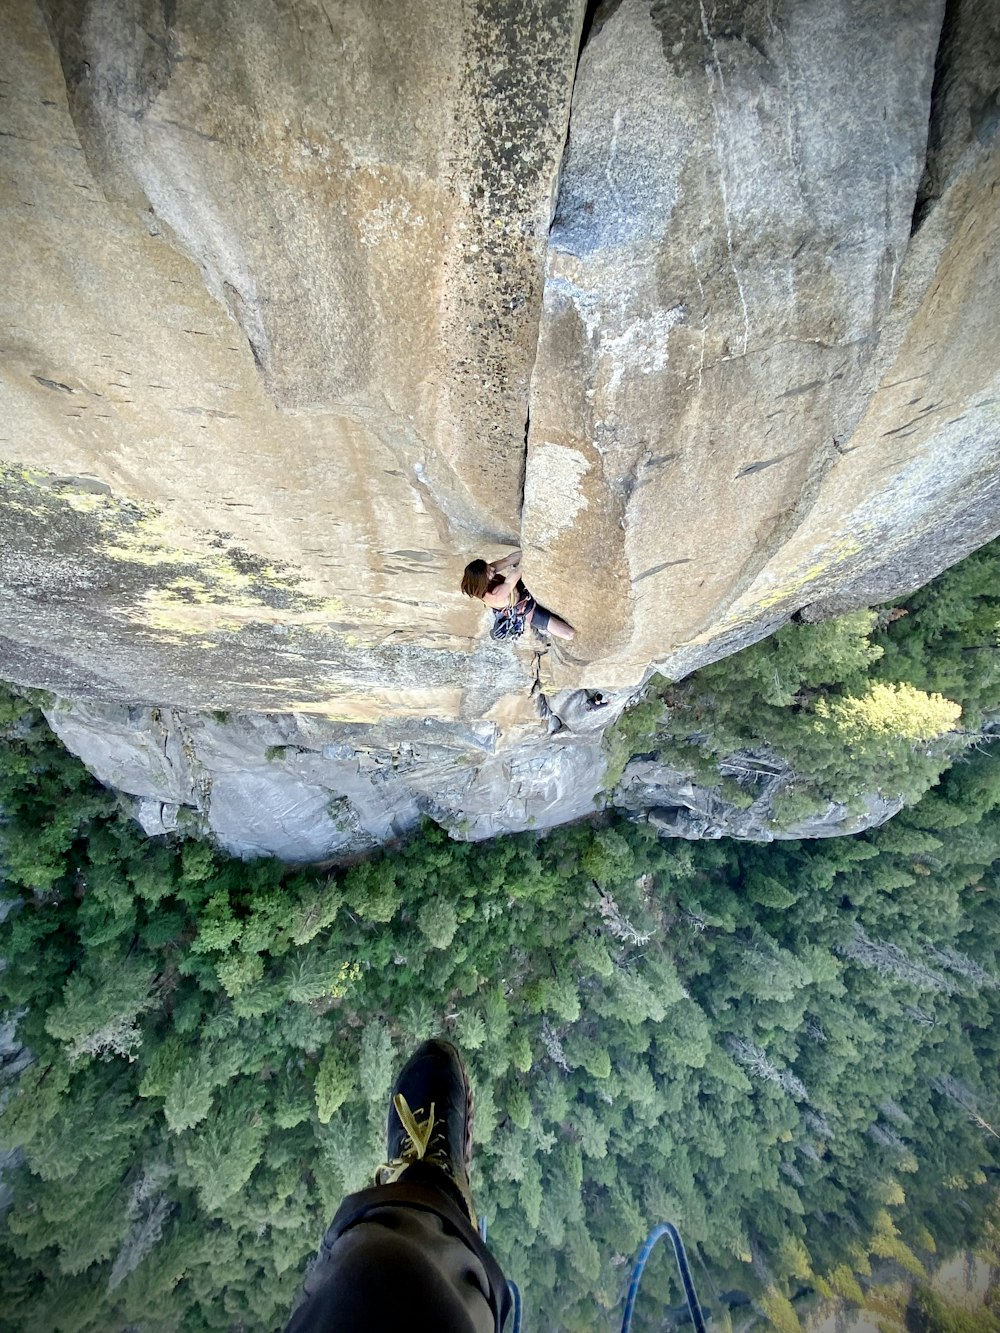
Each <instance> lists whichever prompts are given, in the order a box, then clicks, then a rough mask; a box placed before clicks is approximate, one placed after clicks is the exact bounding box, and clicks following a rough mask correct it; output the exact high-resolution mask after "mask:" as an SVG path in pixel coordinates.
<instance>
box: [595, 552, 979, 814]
mask: <svg viewBox="0 0 1000 1333" xmlns="http://www.w3.org/2000/svg"><path fill="white" fill-rule="evenodd" d="M998 572H1000V542H994V543H993V544H991V545H990V546H987V547H984V548H983V549H982V550H981V551H978V552H976V553H975V554H974V555H972V556H970V557H969V558H968V559H967V560H965V561H963V562H962V564H961V565H958V566H956V567H955V568H954V569H952V570H948V571H947V572H946V573H945V574H943V575H942V576H941V578H940V579H938V580H936V581H935V582H934V583H933V584H930V585H928V587H926V588H924V589H921V590H920V592H918V593H915V594H913V596H912V597H911V598H910V599H908V605H907V607H905V608H904V607H899V606H896V607H889V608H883V609H882V610H881V611H857V612H852V613H851V614H849V615H845V616H840V617H837V618H835V619H831V620H827V621H824V622H823V623H821V624H817V625H811V624H798V623H792V624H788V625H786V626H784V627H783V628H782V629H780V630H779V631H778V632H777V633H776V634H773V635H772V636H771V637H770V638H768V639H765V640H763V641H762V642H760V643H758V644H756V645H754V646H753V647H751V648H748V649H746V650H744V651H743V652H741V653H738V654H736V655H735V656H734V657H730V658H726V659H725V660H724V661H722V662H718V663H716V664H715V665H713V666H709V667H706V668H704V669H702V670H701V671H699V672H696V673H695V674H694V675H693V676H691V677H689V678H688V679H687V680H685V681H684V682H683V683H681V684H679V685H672V686H671V685H667V684H666V683H665V682H663V681H662V680H656V681H654V682H651V683H650V685H649V686H648V687H647V691H646V698H645V700H644V702H643V703H641V704H640V705H638V706H637V707H636V708H635V709H633V710H631V711H629V712H626V713H625V714H624V715H623V716H622V718H621V719H620V720H619V722H618V723H617V724H616V726H615V727H613V728H611V729H610V731H609V733H608V737H607V745H608V749H609V754H610V755H612V756H613V758H614V764H613V771H612V777H613V778H614V781H615V782H617V781H618V780H619V778H620V777H621V774H622V773H623V772H624V770H625V766H626V764H627V762H628V758H629V757H630V755H631V754H633V753H643V754H647V753H648V754H653V755H655V756H658V757H659V758H660V759H661V760H662V761H663V762H665V763H668V764H672V765H674V766H676V767H677V768H679V769H680V770H681V771H683V772H686V773H688V774H689V775H691V776H692V777H693V779H694V780H695V781H696V782H698V783H700V784H701V785H703V786H707V787H712V788H716V789H717V790H718V792H719V794H720V796H722V797H724V798H725V799H726V800H727V801H728V802H729V803H730V804H732V805H735V806H736V807H738V808H746V807H747V806H748V805H750V804H752V803H753V802H754V800H755V799H756V798H757V797H758V796H759V795H760V793H761V791H762V790H763V789H764V788H765V787H766V786H767V784H768V782H769V780H770V779H772V778H773V775H774V774H776V773H782V772H784V773H785V774H786V775H787V776H786V777H785V779H784V783H783V784H782V783H778V784H777V787H776V788H775V787H774V786H773V785H772V786H771V787H768V792H769V794H768V797H767V801H768V803H769V804H768V808H767V809H765V810H764V811H763V814H764V816H765V817H766V815H767V812H768V809H769V810H770V814H771V816H772V818H773V822H775V823H776V824H778V825H779V826H784V827H791V826H794V825H795V824H797V823H799V822H800V821H802V820H805V819H808V818H809V817H810V816H814V815H815V814H816V813H817V812H820V811H822V810H823V809H825V807H826V806H827V804H828V803H829V802H831V801H836V802H840V803H842V804H844V805H846V806H848V807H849V808H860V805H859V803H860V801H861V798H862V797H864V796H865V795H867V794H872V793H881V794H882V795H884V796H887V797H890V798H902V799H903V800H904V801H905V802H906V803H907V804H912V803H913V802H915V801H917V800H919V798H920V797H921V796H922V795H923V794H924V793H925V792H926V791H927V790H928V789H929V788H931V787H932V786H933V785H934V783H935V782H936V781H937V780H938V778H939V776H940V774H941V773H942V772H943V771H944V769H945V768H947V766H948V764H949V763H951V762H952V761H953V759H954V758H955V757H956V756H957V755H958V754H959V753H961V751H962V750H963V749H965V748H967V747H968V746H969V745H970V744H971V743H973V742H975V741H976V740H978V739H979V733H978V730H977V729H978V728H979V727H980V725H981V724H982V719H983V718H984V716H990V715H994V714H995V713H996V712H997V710H998V709H1000V652H998V643H1000V641H998V633H1000V631H998V625H1000V581H998V578H997V575H998ZM633 714H634V719H633ZM960 719H961V722H962V724H963V726H964V730H959V723H960ZM720 765H723V766H725V775H723V774H722V773H720ZM734 773H735V775H736V776H735V777H734V776H733V774H734ZM612 785H613V784H612Z"/></svg>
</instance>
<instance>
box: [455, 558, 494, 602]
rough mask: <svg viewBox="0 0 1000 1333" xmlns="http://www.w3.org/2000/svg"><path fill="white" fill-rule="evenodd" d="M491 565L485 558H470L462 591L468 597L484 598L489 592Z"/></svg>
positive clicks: (463, 576) (463, 578)
mask: <svg viewBox="0 0 1000 1333" xmlns="http://www.w3.org/2000/svg"><path fill="white" fill-rule="evenodd" d="M489 587H490V567H489V565H488V564H487V563H486V561H485V560H470V561H469V563H468V564H467V565H466V566H465V573H464V574H463V575H462V591H463V592H464V593H465V595H466V597H479V598H482V597H484V596H485V595H486V593H487V592H489Z"/></svg>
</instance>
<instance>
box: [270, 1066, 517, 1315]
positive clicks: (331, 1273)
mask: <svg viewBox="0 0 1000 1333" xmlns="http://www.w3.org/2000/svg"><path fill="white" fill-rule="evenodd" d="M387 1149H388V1157H389V1159H390V1160H389V1161H388V1162H387V1163H386V1165H385V1166H382V1167H380V1168H379V1170H378V1172H377V1173H376V1179H377V1180H378V1182H379V1183H378V1184H377V1185H376V1186H375V1187H374V1188H372V1189H367V1190H361V1191H360V1192H359V1193H357V1194H352V1195H349V1196H348V1197H347V1198H346V1199H345V1200H344V1201H343V1203H342V1204H341V1205H340V1207H339V1208H338V1209H337V1214H336V1216H335V1217H334V1219H333V1221H332V1223H331V1224H330V1227H329V1229H328V1231H327V1233H326V1235H325V1236H324V1238H323V1243H322V1245H321V1247H320V1252H319V1255H318V1256H317V1259H316V1261H315V1263H314V1264H313V1265H312V1267H311V1268H310V1270H309V1272H308V1274H307V1276H306V1279H305V1282H304V1284H303V1291H302V1296H301V1298H300V1301H299V1305H298V1307H297V1308H296V1310H295V1312H294V1314H293V1316H292V1319H291V1322H290V1323H289V1325H288V1327H287V1329H286V1333H362V1331H363V1333H383V1330H384V1333H400V1330H401V1329H403V1330H404V1333H425V1331H426V1333H500V1331H501V1330H502V1328H503V1325H504V1322H505V1320H506V1318H507V1314H508V1312H509V1309H510V1294H509V1292H508V1288H507V1281H506V1278H505V1277H504V1275H503V1273H502V1272H501V1270H500V1267H499V1265H498V1264H497V1262H496V1260H495V1259H494V1258H493V1256H492V1255H491V1254H490V1252H489V1250H488V1249H487V1248H486V1246H485V1244H484V1243H483V1241H482V1240H481V1239H480V1237H479V1233H478V1231H477V1230H476V1228H475V1225H474V1223H475V1211H474V1209H473V1206H472V1198H471V1194H470V1192H469V1175H468V1169H469V1160H470V1156H471V1151H472V1094H471V1090H470V1087H469V1081H468V1078H467V1076H466V1073H465V1069H464V1066H463V1065H462V1060H461V1057H460V1056H459V1054H458V1051H457V1050H456V1049H455V1048H454V1046H452V1045H450V1043H448V1042H443V1041H427V1042H424V1043H423V1045H422V1046H420V1047H418V1049H417V1050H416V1052H415V1053H414V1054H413V1055H412V1056H411V1058H410V1059H409V1060H408V1061H407V1063H406V1065H405V1067H404V1068H403V1071H402V1073H401V1074H400V1075H399V1078H398V1079H397V1080H396V1084H395V1087H394V1088H393V1096H392V1100H391V1103H390V1107H389V1118H388V1126H387Z"/></svg>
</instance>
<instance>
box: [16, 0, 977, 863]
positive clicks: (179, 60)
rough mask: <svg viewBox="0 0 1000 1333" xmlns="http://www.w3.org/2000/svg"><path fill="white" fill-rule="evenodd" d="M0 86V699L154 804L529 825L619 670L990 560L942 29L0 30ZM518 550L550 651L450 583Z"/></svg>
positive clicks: (958, 96) (687, 656)
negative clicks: (49, 700) (549, 621)
mask: <svg viewBox="0 0 1000 1333" xmlns="http://www.w3.org/2000/svg"><path fill="white" fill-rule="evenodd" d="M0 62H2V65H3V68H2V70H0V78H2V79H3V85H2V87H3V92H4V99H3V102H2V111H0V117H2V120H3V126H2V128H3V134H2V136H0V161H2V163H3V174H2V181H0V201H2V206H3V210H4V218H5V228H4V233H5V239H6V241H7V260H8V264H7V275H6V282H5V284H4V288H3V291H2V292H0V302H2V304H3V306H4V318H3V323H4V329H5V333H4V357H3V364H2V369H0V383H2V394H3V405H4V411H3V423H4V435H3V437H0V468H2V476H0V481H2V486H0V505H2V509H3V513H2V525H0V584H2V589H3V602H2V606H3V609H2V613H0V615H2V620H0V676H3V677H5V678H7V679H12V680H16V681H19V682H21V683H24V684H30V685H34V686H40V687H43V688H46V689H49V690H52V691H53V692H55V693H57V694H58V695H60V696H61V697H64V698H67V699H72V700H75V701H77V703H76V705H75V706H71V707H68V708H67V707H62V708H60V709H58V710H57V711H55V712H53V715H52V716H53V721H54V722H55V724H56V725H57V728H58V729H59V730H60V731H61V732H62V734H63V735H64V737H65V739H66V740H67V742H68V743H69V744H70V745H71V747H72V748H75V749H77V750H78V751H79V752H80V753H81V754H82V755H83V756H84V758H85V759H86V760H87V761H88V762H90V763H91V764H92V765H93V766H94V768H95V771H97V772H99V773H100V774H101V776H103V777H105V779H106V780H108V781H111V782H113V783H114V785H118V786H120V787H121V788H122V789H123V790H125V791H128V792H131V793H132V794H134V795H136V796H138V797H140V798H143V799H145V800H146V801H147V802H154V803H156V804H157V805H161V804H162V805H164V806H165V807H166V818H167V819H168V821H169V819H170V818H171V817H172V815H171V813H170V811H171V808H173V809H174V811H175V812H176V810H177V809H182V808H187V809H190V810H197V811H200V815H199V817H200V818H202V819H204V820H206V821H207V823H208V825H209V826H210V827H212V828H213V829H214V830H215V831H216V832H217V834H218V835H219V836H221V837H223V840H224V841H227V840H228V842H229V844H230V845H234V846H237V847H238V846H241V845H242V846H245V848H246V849H248V850H250V849H254V848H260V849H265V848H266V849H272V850H279V849H280V850H282V851H283V853H288V854H293V853H295V850H296V846H297V847H298V852H299V853H300V854H301V855H302V856H305V855H306V854H307V853H308V856H309V857H312V856H314V855H315V856H322V855H326V854H335V853H336V852H337V851H342V850H345V849H347V850H349V849H351V848H355V849H360V848H362V847H364V846H367V845H372V843H373V842H377V841H381V840H383V839H384V838H386V837H389V836H392V835H393V834H394V833H395V832H400V831H403V830H404V829H405V828H406V827H409V826H410V824H411V823H412V821H413V819H414V818H416V817H419V815H420V814H421V813H427V814H430V815H431V816H432V817H435V818H440V819H441V820H442V821H443V822H445V823H447V824H448V826H449V827H451V828H452V829H453V831H454V832H455V833H456V834H457V835H458V836H462V835H465V836H488V835H489V834H491V833H495V832H500V831H504V830H505V829H511V828H523V827H531V826H543V825H545V824H547V823H554V822H559V821H560V820H562V819H565V818H571V817H574V816H575V815H578V814H580V813H583V812H585V811H586V810H588V809H591V808H593V804H594V801H595V798H598V799H603V798H601V797H600V796H599V793H600V789H601V782H602V777H603V769H604V763H603V757H602V754H601V749H600V731H601V729H602V727H603V726H605V725H606V723H607V722H608V721H610V720H611V719H612V718H613V717H614V716H615V715H616V713H617V712H618V711H620V709H621V707H623V706H624V704H625V702H626V701H627V700H628V698H629V697H630V696H631V695H632V694H633V693H634V691H635V690H636V689H637V688H638V687H639V685H640V684H641V682H642V680H643V679H644V678H645V677H646V675H647V674H648V673H649V672H650V671H651V670H653V669H658V670H660V671H662V672H663V673H664V674H665V675H667V676H672V677H678V676H681V675H683V674H685V673H686V672H688V671H690V670H692V669H694V668H695V667H697V666H698V665H700V664H702V663H704V662H706V661H709V660H713V659H716V658H718V657H720V656H723V655H725V654H727V653H729V652H732V651H735V650H736V649H738V648H739V647H741V646H744V645H745V644H748V643H750V642H753V641H755V640H756V639H758V638H760V637H761V636H763V635H764V634H767V633H769V632H770V631H771V630H772V629H773V628H775V627H776V626H777V625H779V624H781V623H783V622H784V621H785V620H787V619H788V617H789V616H790V615H792V614H793V613H801V614H802V615H804V616H806V617H819V616H823V615H826V614H830V613H833V612H836V611H840V610H846V609H850V608H853V607H856V606H859V605H863V604H867V603H869V602H872V601H876V600H882V599H886V598H889V597H892V596H896V595H898V594H901V593H904V592H906V591H908V590H910V589H912V588H913V587H915V586H918V585H919V584H920V583H922V582H925V581H926V580H927V579H929V578H930V577H932V576H933V575H934V574H936V573H937V572H939V571H940V570H941V569H942V568H944V567H946V566H947V565H948V564H950V563H952V562H954V561H955V560H957V559H959V558H960V557H961V556H963V555H964V554H966V553H967V552H968V551H969V550H971V549H973V548H974V547H976V546H977V545H979V544H980V543H982V542H984V541H986V540H988V539H990V538H991V537H993V536H995V535H996V534H997V532H998V531H1000V472H998V456H1000V448H998V439H1000V408H998V388H1000V354H998V351H997V346H998V336H997V335H998V331H1000V330H998V318H997V315H996V311H997V309H998V297H1000V215H998V207H997V199H998V198H1000V193H998V191H997V185H998V182H1000V134H998V129H1000V105H998V101H997V90H998V86H1000V14H998V11H997V9H996V6H995V5H993V4H991V3H989V0H950V3H948V5H947V6H945V4H944V3H943V0H902V3H900V4H899V5H897V6H894V7H893V10H892V13H891V14H889V13H887V11H886V9H885V7H884V6H883V5H880V4H876V3H875V2H874V0H837V3H834V4H829V3H825V2H824V3H820V0H760V2H759V3H758V2H757V0H746V2H745V3H743V2H741V3H740V4H729V3H725V2H724V0H719V2H718V3H716V4H710V3H707V2H706V3H691V2H690V0H683V2H682V0H655V2H651V0H620V3H614V0H606V2H605V3H603V4H598V5H593V4H592V5H586V4H584V3H582V2H581V0H526V3H523V4H517V5H513V4H501V3H498V2H497V0H476V3H473V4H464V5H459V4H457V3H444V4H435V5H432V4H430V3H425V2H424V0H414V3H412V4H408V5H406V6H402V5H399V6H396V5H388V6H386V5H380V4H375V3H369V0H352V3H348V4H338V5H329V4H327V5H323V4H321V3H302V4H298V5H295V6H292V7H287V6H286V7H280V8H275V7H274V6H272V5H269V4H267V3H265V2H264V0H247V2H246V3H240V4H238V5H237V4H235V3H227V2H226V0H198V2H197V3H195V0H177V2H176V3H173V2H171V3H167V2H166V0H162V3H160V2H154V0H43V2H42V3H38V4H36V3H32V2H31V0H8V3H7V4H6V6H5V41H4V43H3V48H2V51H0ZM514 543H520V544H521V545H522V546H523V548H524V551H525V577H526V581H527V583H528V585H529V586H530V587H531V588H532V590H533V591H534V592H535V593H536V594H537V595H538V597H539V598H540V600H542V601H543V602H545V603H546V604H548V605H551V606H553V607H555V608H556V609H558V610H559V611H560V612H561V613H563V614H565V615H566V617H567V618H568V619H570V620H571V621H572V622H573V623H574V624H575V625H576V626H577V628H578V631H579V633H578V637H577V639H576V640H575V641H574V643H573V644H572V645H570V649H569V651H568V652H567V651H564V650H560V649H558V648H552V649H550V650H548V651H545V650H544V645H542V644H540V643H538V642H537V641H534V640H531V641H529V640H528V639H525V640H524V641H523V642H522V643H521V644H520V645H519V646H517V647H515V648H513V649H512V648H510V647H504V646H498V645H494V644H491V643H490V642H489V640H488V639H487V638H486V637H485V635H484V629H485V616H484V614H482V609H481V608H477V606H476V605H474V604H472V603H470V602H469V601H467V600H466V599H463V598H462V596H461V594H460V593H459V591H458V586H457V585H458V579H459V576H460V573H461V569H462V566H463V565H464V563H465V561H466V560H467V559H468V558H470V556H471V555H473V554H477V553H480V552H483V553H493V552H496V551H498V550H499V549H502V548H503V547H504V546H506V545H509V544H514ZM588 690H589V691H594V690H601V691H603V692H604V693H605V694H606V696H607V697H608V698H609V699H610V701H611V702H610V704H609V706H608V707H607V708H605V709H602V710H599V711H597V712H591V711H587V709H586V702H587V697H588V696H587V691H588ZM540 696H542V697H543V698H544V700H545V701H546V704H545V706H544V707H541V708H540V707H539V703H540ZM212 711H214V712H215V713H216V714H217V715H219V716H217V717H216V718H214V719H213V718H212V717H211V713H212ZM222 713H226V714H230V715H232V717H234V718H235V717H236V716H237V715H238V719H239V721H238V723H235V722H233V721H232V720H231V721H230V722H229V723H228V724H223V723H222V722H221V721H220V720H219V717H220V716H221V714H222ZM540 714H541V716H540ZM123 719H124V721H123ZM126 723H127V725H126ZM227 726H228V728H229V738H228V739H227V738H226V727H227ZM157 747H160V750H161V751H162V753H163V755H164V756H166V757H168V758H169V757H170V756H171V755H173V758H172V759H170V762H169V764H168V765H167V767H168V768H169V769H170V772H169V773H167V771H166V769H165V768H163V766H162V765H161V769H162V771H161V772H160V775H159V776H158V777H156V778H155V780H154V778H153V777H152V776H151V774H152V772H153V769H154V768H155V764H154V762H153V758H152V756H154V755H155V754H156V753H157ZM268 755H270V756H271V757H270V758H268V757H267V756H268ZM316 755H320V756H321V758H323V761H324V762H323V765H321V766H320V768H317V766H316V765H317V762H318V761H317V760H316ZM254 756H256V757H254ZM387 772H388V773H389V776H388V777H387V776H386V773H387ZM278 774H280V775H281V776H280V779H279V778H278V777H276V775H278ZM289 775H292V777H296V775H297V777H296V780H298V779H299V778H301V780H302V781H301V783H300V786H299V787H298V788H296V790H297V792H298V795H296V796H293V795H292V794H291V793H292V788H293V787H294V785H295V784H294V783H293V782H290V779H289ZM404 776H405V781H403V778H404ZM633 776H635V775H633ZM652 781H655V779H654V778H653V777H652V775H646V778H645V779H643V782H642V783H640V786H642V785H645V786H646V787H648V786H649V785H650V782H652ZM633 786H634V784H633ZM310 793H311V794H310ZM642 799H643V801H645V798H642ZM296 801H298V802H301V803H302V804H301V809H300V814H302V812H305V813H304V814H303V815H302V817H301V818H300V817H298V816H296V817H294V818H293V817H292V815H291V813H290V811H291V810H292V808H293V807H294V806H295V802H296ZM310 802H312V804H310ZM645 804H647V805H648V804H649V802H648V801H645ZM667 804H668V805H669V802H668V803H667ZM144 808H145V811H146V814H145V817H146V818H147V821H148V822H149V826H150V827H155V826H156V819H157V818H159V817H160V816H158V815H157V816H155V817H154V814H153V813H152V806H149V805H147V806H146V807H144ZM213 810H214V812H215V813H214V814H213V813H212V812H213ZM262 811H263V812H267V819H266V820H265V823H266V822H267V820H270V825H269V827H270V828H271V831H270V832H269V833H267V834H266V836H265V835H264V834H263V833H260V836H258V833H259V832H260V830H257V831H256V832H255V828H256V825H255V823H254V821H255V819H258V817H259V816H260V815H261V812H262ZM705 817H706V818H707V819H708V824H706V829H707V828H708V827H709V826H710V825H711V827H717V826H718V821H716V823H715V824H712V820H711V818H709V817H708V816H707V815H706V816H705ZM874 817H878V816H877V812H873V818H874ZM831 818H833V822H834V823H836V818H835V817H833V816H831ZM310 820H312V821H313V822H312V824H310ZM283 821H284V822H283ZM241 828H242V829H243V835H241V834H240V831H239V830H240V829H241ZM283 828H284V829H285V830H286V831H285V832H282V829H283ZM310 828H312V830H313V833H310V832H309V829H310ZM223 830H225V832H223ZM289 830H290V831H289ZM313 834H314V835H315V836H313ZM348 835H349V836H348ZM241 837H242V842H241Z"/></svg>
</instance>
